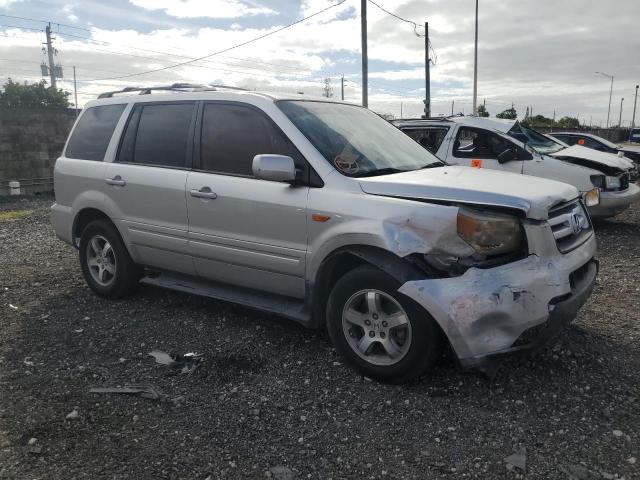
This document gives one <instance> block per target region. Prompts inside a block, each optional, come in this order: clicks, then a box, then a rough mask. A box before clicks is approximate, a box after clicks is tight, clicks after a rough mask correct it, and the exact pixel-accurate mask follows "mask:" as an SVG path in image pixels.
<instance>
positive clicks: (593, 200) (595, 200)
mask: <svg viewBox="0 0 640 480" xmlns="http://www.w3.org/2000/svg"><path fill="white" fill-rule="evenodd" d="M584 203H585V205H586V206H587V207H595V206H596V205H598V204H599V203H600V189H599V188H594V189H591V190H589V191H588V192H585V194H584Z"/></svg>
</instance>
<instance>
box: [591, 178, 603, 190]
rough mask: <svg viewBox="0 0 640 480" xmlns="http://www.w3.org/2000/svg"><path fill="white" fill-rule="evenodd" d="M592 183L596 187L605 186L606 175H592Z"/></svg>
mask: <svg viewBox="0 0 640 480" xmlns="http://www.w3.org/2000/svg"><path fill="white" fill-rule="evenodd" d="M591 183H592V184H593V186H594V187H598V188H604V175H591Z"/></svg>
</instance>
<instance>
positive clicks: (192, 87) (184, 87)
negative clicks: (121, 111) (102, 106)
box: [98, 83, 251, 98]
mask: <svg viewBox="0 0 640 480" xmlns="http://www.w3.org/2000/svg"><path fill="white" fill-rule="evenodd" d="M218 89H226V90H240V91H245V92H250V91H251V90H249V89H248V88H241V87H232V86H229V85H218V84H214V85H202V84H197V83H173V84H171V85H158V86H155V87H125V88H123V89H122V90H113V91H111V92H103V93H101V94H100V95H98V98H111V97H113V96H114V95H115V94H117V93H131V92H139V93H138V95H149V94H150V93H151V92H152V91H154V90H156V91H158V90H161V91H174V92H184V91H195V92H206V91H216V90H218Z"/></svg>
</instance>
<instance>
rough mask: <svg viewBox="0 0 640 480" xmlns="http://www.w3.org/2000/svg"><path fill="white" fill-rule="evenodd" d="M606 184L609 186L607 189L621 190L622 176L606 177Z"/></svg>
mask: <svg viewBox="0 0 640 480" xmlns="http://www.w3.org/2000/svg"><path fill="white" fill-rule="evenodd" d="M604 184H605V185H606V187H607V190H619V189H620V178H619V177H608V176H607V177H605V179H604Z"/></svg>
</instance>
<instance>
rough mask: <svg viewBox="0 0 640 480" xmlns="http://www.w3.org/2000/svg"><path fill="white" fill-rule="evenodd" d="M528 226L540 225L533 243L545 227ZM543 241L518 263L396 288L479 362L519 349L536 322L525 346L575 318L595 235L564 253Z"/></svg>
mask: <svg viewBox="0 0 640 480" xmlns="http://www.w3.org/2000/svg"><path fill="white" fill-rule="evenodd" d="M531 229H532V230H537V229H539V230H541V231H540V232H538V235H535V232H534V235H530V236H529V238H530V240H532V242H531V243H532V244H533V245H534V247H535V244H536V238H541V237H542V235H543V233H544V232H542V230H544V227H541V226H535V227H531ZM543 245H544V247H542V246H541V251H539V252H534V253H532V254H530V255H529V256H528V257H527V258H524V259H522V260H519V261H517V262H513V263H510V264H507V265H502V266H500V267H495V268H491V269H477V268H471V269H469V270H467V271H466V272H465V273H464V274H463V275H461V276H459V277H454V278H442V279H425V280H415V281H410V282H407V283H405V284H403V285H402V286H401V287H400V289H399V292H400V293H403V294H404V295H407V296H408V297H410V298H412V299H413V300H414V301H416V302H417V303H418V304H420V305H421V306H422V307H423V308H424V309H425V310H426V311H427V312H429V313H430V314H431V316H432V317H433V318H434V319H435V320H436V321H437V322H438V324H439V325H440V327H441V328H442V330H443V331H444V333H445V335H446V336H447V338H448V339H449V342H450V344H451V347H452V348H453V350H454V352H455V354H456V355H457V357H458V359H459V360H460V362H461V363H462V364H463V365H464V366H480V365H482V364H483V363H484V362H485V361H486V360H487V359H490V358H493V357H495V356H496V355H502V354H504V353H509V352H511V351H514V350H513V349H514V348H516V349H520V350H521V349H523V348H517V347H518V345H517V344H516V342H518V341H519V340H521V337H523V333H525V332H529V331H532V330H531V329H533V328H534V327H538V329H539V330H541V331H546V333H545V334H544V335H542V334H541V335H542V336H539V338H536V339H533V341H532V342H529V343H531V345H530V346H527V347H526V348H529V349H530V348H533V347H534V346H535V345H537V344H539V343H540V342H544V341H545V340H546V339H547V337H548V335H549V334H550V333H553V332H554V331H555V330H556V328H559V327H558V325H562V324H565V323H567V322H569V321H571V320H572V319H574V318H575V316H576V314H577V311H578V309H579V308H580V306H582V305H583V304H584V302H585V301H586V299H587V298H588V297H589V295H590V294H591V290H592V289H593V285H594V283H595V276H596V272H597V262H596V261H595V260H594V259H593V257H594V255H595V250H596V242H595V237H594V236H593V235H592V236H591V237H590V238H589V239H588V240H587V241H586V242H585V243H584V244H582V245H581V246H580V247H578V248H576V249H575V250H573V251H571V252H569V253H566V254H560V253H559V252H558V251H557V249H556V248H555V245H553V248H554V250H555V251H554V252H553V253H552V252H551V251H550V248H549V243H547V242H545V243H544V244H543ZM578 275H579V276H580V277H581V278H580V279H579V280H578V279H577V278H576V276H578ZM545 324H546V325H553V328H551V329H546V328H544V325H545Z"/></svg>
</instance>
